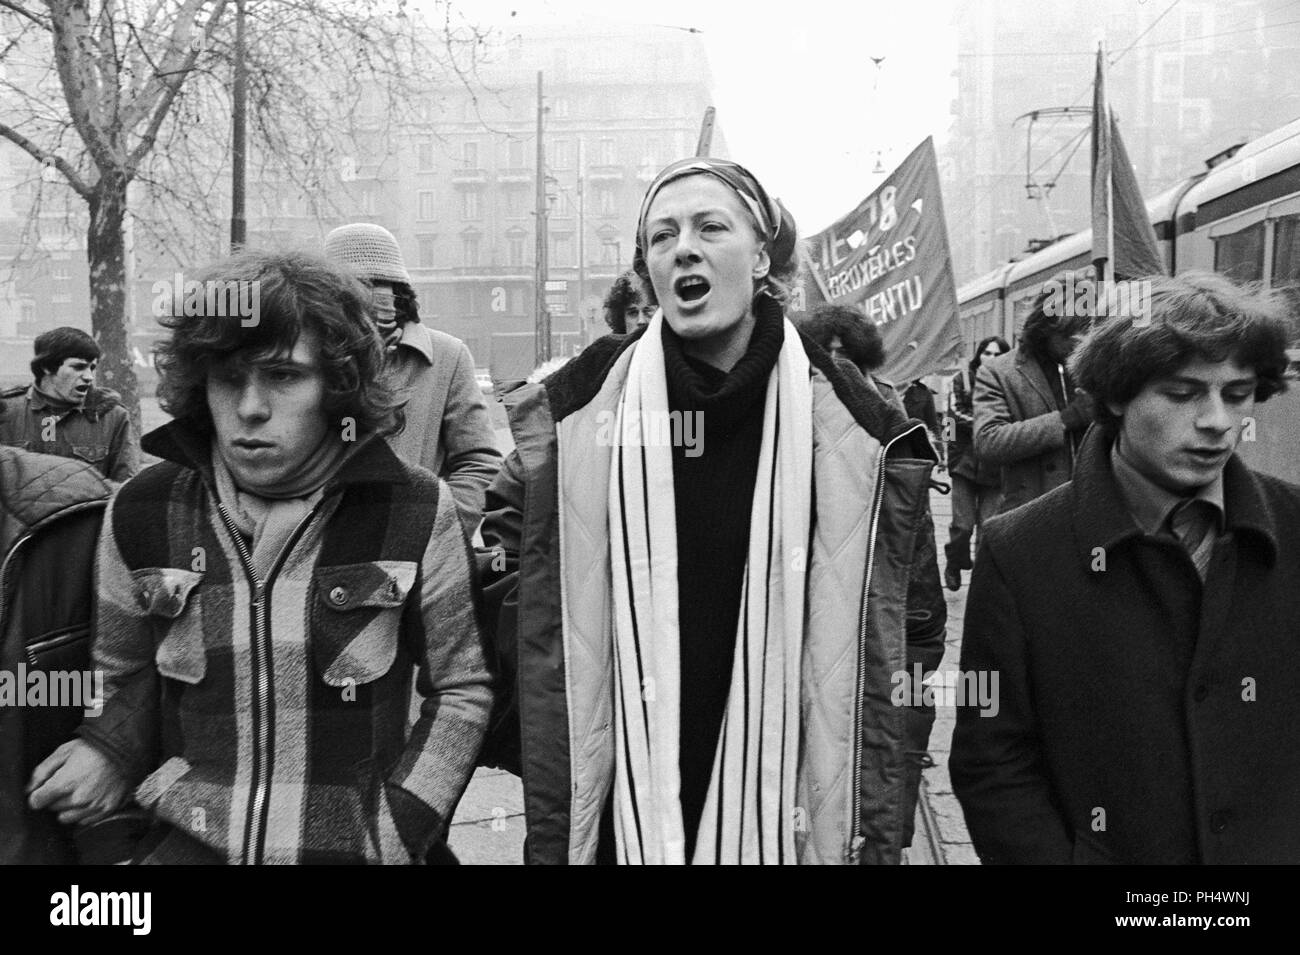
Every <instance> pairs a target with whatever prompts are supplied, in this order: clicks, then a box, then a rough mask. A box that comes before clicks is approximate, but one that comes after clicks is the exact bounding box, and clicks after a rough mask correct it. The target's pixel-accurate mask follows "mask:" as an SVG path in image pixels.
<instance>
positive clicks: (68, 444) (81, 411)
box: [0, 326, 140, 484]
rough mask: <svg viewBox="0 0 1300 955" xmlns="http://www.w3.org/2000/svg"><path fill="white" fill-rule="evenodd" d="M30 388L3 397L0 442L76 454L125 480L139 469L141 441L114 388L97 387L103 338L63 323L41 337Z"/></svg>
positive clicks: (109, 475) (112, 476)
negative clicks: (99, 340) (100, 346)
mask: <svg viewBox="0 0 1300 955" xmlns="http://www.w3.org/2000/svg"><path fill="white" fill-rule="evenodd" d="M35 350H36V355H35V357H33V358H32V365H31V367H32V375H33V377H34V378H35V379H36V380H35V382H34V383H33V384H31V385H30V386H28V387H25V388H15V389H12V390H10V391H6V392H5V393H4V394H3V395H0V398H2V399H3V404H0V444H8V445H12V446H14V447H18V448H22V449H24V450H26V451H36V452H38V453H40V454H54V455H58V456H59V457H61V458H77V459H79V460H82V461H85V462H87V463H88V464H93V465H94V466H95V467H96V468H97V469H98V470H99V473H100V474H102V475H104V477H106V478H108V479H109V480H110V481H114V482H116V483H119V484H120V483H121V482H123V481H125V480H126V479H127V478H129V477H130V476H131V475H133V474H135V472H136V471H138V470H140V443H139V441H138V440H137V439H136V436H135V432H134V430H133V429H132V427H131V416H130V415H129V414H128V413H127V410H126V408H124V407H123V406H122V399H121V397H120V396H119V395H118V394H117V392H115V391H110V390H108V389H106V388H96V387H95V369H96V367H97V366H98V365H99V356H100V348H99V343H98V342H96V341H95V339H93V338H91V337H90V336H89V335H87V334H86V333H85V332H83V331H82V330H81V329H79V328H71V327H68V326H64V327H62V328H55V329H52V330H51V331H48V332H42V333H41V334H40V335H38V336H37V337H36V342H35Z"/></svg>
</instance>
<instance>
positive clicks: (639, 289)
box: [604, 269, 658, 335]
mask: <svg viewBox="0 0 1300 955" xmlns="http://www.w3.org/2000/svg"><path fill="white" fill-rule="evenodd" d="M637 299H643V300H644V301H645V302H646V303H647V304H649V305H657V304H658V302H656V301H655V293H654V289H653V288H651V287H650V283H649V282H645V281H642V280H641V276H640V275H638V274H637V273H636V272H634V271H633V270H632V269H628V270H627V271H626V272H624V273H623V274H622V275H620V276H619V277H618V278H616V279H614V284H613V285H611V286H610V287H609V291H608V292H607V293H605V302H604V307H605V324H606V325H608V326H609V327H610V329H611V330H612V331H613V332H614V334H616V335H626V334H627V309H628V306H629V305H631V304H632V303H633V302H635V301H636V300H637Z"/></svg>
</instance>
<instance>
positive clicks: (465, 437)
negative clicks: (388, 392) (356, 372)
mask: <svg viewBox="0 0 1300 955" xmlns="http://www.w3.org/2000/svg"><path fill="white" fill-rule="evenodd" d="M325 256H326V258H329V259H331V260H333V261H335V262H338V263H340V264H342V265H346V266H348V267H349V268H351V270H352V271H353V272H354V273H355V274H356V275H357V276H358V277H359V278H361V279H362V280H363V281H364V282H365V283H366V284H367V285H369V286H370V289H371V292H372V294H373V302H372V307H371V320H372V321H373V322H374V323H375V327H376V329H378V331H379V335H380V337H381V338H383V339H384V342H385V345H386V346H387V347H386V354H387V362H386V363H385V367H384V376H385V379H386V381H387V383H388V385H389V387H391V388H392V389H393V390H394V391H395V392H396V393H397V395H398V398H399V399H400V400H404V401H405V402H406V405H405V409H404V410H405V414H406V426H405V428H403V429H402V431H401V432H400V433H398V434H395V435H392V436H390V437H389V439H388V441H389V444H390V445H392V448H393V450H394V451H396V452H397V454H398V456H399V457H401V458H402V459H403V460H405V461H408V462H410V463H411V464H419V465H423V466H424V467H426V468H428V469H429V470H430V471H432V472H434V473H435V474H437V475H438V476H439V477H442V478H444V479H445V480H446V481H447V483H448V484H449V485H451V490H452V495H453V496H454V497H455V498H456V506H457V508H458V509H459V511H460V516H461V521H462V522H463V523H464V525H465V528H466V531H467V532H469V533H472V532H473V531H474V529H475V528H476V527H477V526H478V522H479V519H480V518H481V517H482V515H483V494H484V492H485V491H486V490H487V486H488V485H489V484H490V483H491V482H492V479H493V478H494V477H496V473H497V470H498V469H499V468H500V466H501V453H500V452H499V451H498V450H497V447H496V441H495V437H494V434H493V430H492V424H491V421H490V420H489V418H488V411H487V405H486V404H485V403H484V401H483V393H482V391H481V390H480V389H479V386H478V383H477V382H476V381H475V380H474V359H473V356H471V355H470V351H469V349H468V348H466V347H465V343H464V342H462V341H461V340H460V339H458V338H454V337H452V336H451V335H448V334H446V333H444V332H439V331H434V330H433V329H431V328H428V327H426V326H424V325H421V324H420V313H419V311H418V309H417V306H416V299H415V291H414V290H413V289H412V288H411V276H410V275H409V274H408V273H407V271H406V266H405V265H404V264H403V262H402V252H401V249H399V248H398V245H397V239H395V238H394V237H393V234H392V233H391V232H389V231H388V230H387V229H385V228H384V227H383V226H379V225H374V224H373V223H369V222H356V223H353V224H351V225H345V226H339V227H338V228H337V229H335V230H334V231H333V232H331V233H330V234H329V235H327V236H326V237H325Z"/></svg>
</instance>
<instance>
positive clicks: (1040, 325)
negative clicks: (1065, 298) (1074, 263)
mask: <svg viewBox="0 0 1300 955" xmlns="http://www.w3.org/2000/svg"><path fill="white" fill-rule="evenodd" d="M1067 279H1068V275H1067V273H1065V272H1060V273H1058V274H1056V275H1055V276H1053V277H1052V278H1051V279H1050V280H1048V281H1047V282H1045V283H1044V284H1043V290H1042V291H1041V292H1039V293H1038V298H1036V299H1034V307H1033V308H1032V309H1031V310H1030V312H1029V315H1028V317H1026V318H1025V324H1024V327H1022V328H1021V329H1020V348H1021V349H1022V350H1023V351H1024V352H1025V353H1027V354H1028V355H1029V356H1030V357H1032V358H1034V359H1037V360H1040V361H1041V360H1042V359H1044V358H1047V357H1049V356H1048V353H1047V342H1048V339H1050V338H1051V337H1052V335H1054V334H1055V333H1057V332H1061V333H1062V334H1065V335H1076V334H1078V333H1079V332H1086V331H1087V330H1088V327H1089V322H1090V319H1089V317H1088V316H1087V315H1084V314H1066V312H1067V311H1069V310H1067V309H1065V308H1049V307H1048V305H1049V303H1050V302H1052V301H1053V299H1054V298H1055V299H1056V301H1057V302H1058V303H1060V296H1061V290H1062V289H1063V288H1064V287H1066V281H1067ZM1092 281H1093V279H1092V277H1091V276H1090V275H1087V274H1086V273H1079V272H1076V273H1075V288H1076V289H1077V288H1079V287H1081V286H1083V285H1085V284H1091V283H1092ZM1052 312H1054V313H1056V314H1049V313H1052Z"/></svg>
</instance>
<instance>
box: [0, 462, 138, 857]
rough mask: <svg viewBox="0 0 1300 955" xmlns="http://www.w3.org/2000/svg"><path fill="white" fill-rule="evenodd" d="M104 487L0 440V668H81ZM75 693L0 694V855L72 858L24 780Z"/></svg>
mask: <svg viewBox="0 0 1300 955" xmlns="http://www.w3.org/2000/svg"><path fill="white" fill-rule="evenodd" d="M112 490H113V487H112V485H111V484H109V482H108V481H107V479H106V478H104V477H103V475H101V474H100V473H99V471H98V470H96V469H95V468H94V467H92V466H91V465H90V464H87V463H86V462H84V461H78V460H75V459H69V458H61V457H55V456H54V455H49V454H36V453H35V452H32V451H20V450H19V449H17V448H8V447H0V566H3V567H4V568H5V573H4V575H3V578H0V585H2V587H3V590H2V591H0V624H2V625H3V627H4V629H3V631H0V674H17V673H19V672H20V670H19V667H20V666H22V665H26V667H27V669H28V674H29V676H30V675H31V674H33V673H36V672H38V671H41V672H46V673H50V674H51V675H52V671H57V672H60V673H64V674H67V673H74V674H79V673H83V672H84V673H89V672H90V636H91V635H90V621H91V608H92V607H93V606H94V593H95V586H94V566H95V546H96V543H97V541H98V540H99V528H100V523H101V522H102V521H103V519H104V508H105V507H107V506H108V499H109V496H110V494H111V493H112ZM24 682H25V681H24ZM83 686H84V684H83ZM92 692H93V689H92ZM46 702H47V703H49V702H53V701H46ZM81 702H82V704H83V705H76V703H75V701H69V700H64V701H62V704H61V705H58V706H53V705H46V706H16V705H13V701H12V700H7V701H5V704H0V865H16V864H23V865H34V864H55V863H58V864H68V863H72V862H76V861H78V853H77V851H76V848H75V846H74V840H73V834H72V830H71V828H69V827H64V826H60V825H59V823H58V819H57V817H56V815H55V813H53V812H49V811H41V812H37V811H35V810H33V809H31V808H29V807H28V805H27V794H26V786H27V780H28V778H29V777H30V776H31V773H32V770H34V769H35V768H36V766H37V765H38V764H39V763H41V762H42V761H43V760H44V759H45V758H46V757H47V756H49V755H50V754H51V753H52V752H53V751H54V750H55V749H56V748H57V747H58V746H60V745H61V744H62V743H64V742H66V741H67V740H69V739H71V738H72V736H73V734H74V733H75V732H76V729H77V726H78V724H80V723H81V718H82V714H83V712H85V708H86V707H89V706H91V703H90V701H89V700H83V701H81Z"/></svg>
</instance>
